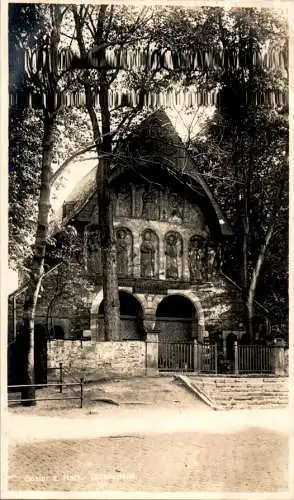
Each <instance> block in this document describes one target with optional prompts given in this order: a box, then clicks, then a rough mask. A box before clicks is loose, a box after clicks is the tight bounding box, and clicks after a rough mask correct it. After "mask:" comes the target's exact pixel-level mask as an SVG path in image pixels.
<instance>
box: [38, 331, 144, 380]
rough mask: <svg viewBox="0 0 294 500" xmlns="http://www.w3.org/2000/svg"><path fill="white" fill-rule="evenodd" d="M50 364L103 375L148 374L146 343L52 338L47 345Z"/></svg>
mask: <svg viewBox="0 0 294 500" xmlns="http://www.w3.org/2000/svg"><path fill="white" fill-rule="evenodd" d="M47 352H48V354H47V356H48V358H47V359H48V368H49V369H50V368H57V367H58V366H59V363H62V364H63V367H64V369H65V370H71V371H76V372H79V373H81V372H82V371H84V370H86V371H87V370H90V371H95V372H99V374H101V375H113V374H117V375H124V374H125V375H145V373H146V343H145V342H141V341H128V342H94V343H92V342H90V341H89V342H88V341H84V342H80V341H78V340H76V341H71V340H66V341H63V340H53V341H50V342H48V345H47Z"/></svg>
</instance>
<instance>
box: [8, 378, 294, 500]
mask: <svg viewBox="0 0 294 500" xmlns="http://www.w3.org/2000/svg"><path fill="white" fill-rule="evenodd" d="M150 383H152V387H153V390H152V391H150ZM134 384H140V390H139V391H136V390H135V387H134ZM144 384H145V385H144ZM90 390H91V391H92V395H93V393H94V392H95V391H94V389H93V388H92V389H90ZM93 391H94V392H93ZM99 391H100V392H99V393H98V392H97V391H96V395H97V394H98V396H99V397H105V398H106V399H107V398H111V399H114V400H116V401H119V406H118V405H113V404H109V403H108V404H106V403H103V402H101V401H100V402H96V403H93V402H92V403H91V404H90V405H86V406H85V407H84V408H82V409H80V408H78V405H77V404H76V403H75V402H68V403H67V404H66V405H65V406H64V407H63V409H62V406H59V405H61V403H58V407H57V405H56V402H54V401H52V402H50V403H49V402H44V403H42V404H41V402H40V403H39V404H38V405H37V406H36V407H34V408H22V407H16V408H14V409H11V410H9V418H8V419H7V422H6V429H7V435H8V444H9V446H8V469H9V470H8V476H9V490H10V492H9V497H10V498H15V496H13V492H14V491H23V493H24V496H20V497H19V496H18V497H19V498H30V497H28V496H25V495H29V492H30V491H31V492H37V491H41V492H44V491H46V492H49V491H52V492H54V491H55V492H62V491H65V492H68V491H70V492H75V491H81V492H85V491H88V492H89V491H95V492H100V493H101V492H104V491H105V492H118V493H121V492H130V494H131V492H146V493H147V492H150V494H151V492H158V493H163V492H164V493H167V492H195V493H196V492H197V493H199V492H200V493H201V492H215V493H217V492H218V493H219V492H224V491H227V492H232V493H234V492H281V495H282V492H286V491H287V482H288V436H289V432H290V429H291V423H290V419H289V414H288V411H287V410H286V409H268V410H264V409H263V410H231V411H213V410H211V409H210V408H208V407H207V406H206V405H204V404H203V403H202V402H201V401H199V400H195V398H194V396H191V394H189V393H187V392H186V391H185V390H184V389H183V388H182V387H179V386H175V384H174V382H173V381H172V379H167V378H166V379H165V380H163V381H161V380H159V379H157V380H154V381H153V380H152V381H150V379H149V380H146V381H144V382H142V381H137V382H136V381H133V382H130V381H126V382H124V381H115V382H113V381H111V382H107V383H106V384H104V386H103V390H102V387H101V386H100V389H99ZM48 405H49V406H48ZM50 405H51V406H50ZM25 492H26V493H25ZM11 495H12V496H11Z"/></svg>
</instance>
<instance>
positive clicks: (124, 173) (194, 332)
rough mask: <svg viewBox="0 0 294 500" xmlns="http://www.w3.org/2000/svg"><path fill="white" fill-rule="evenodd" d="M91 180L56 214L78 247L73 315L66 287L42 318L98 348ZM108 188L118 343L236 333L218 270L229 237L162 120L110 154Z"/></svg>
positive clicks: (44, 306) (237, 315)
mask: <svg viewBox="0 0 294 500" xmlns="http://www.w3.org/2000/svg"><path fill="white" fill-rule="evenodd" d="M81 168H82V166H81ZM95 175H96V168H94V169H93V170H92V171H90V173H89V174H87V175H86V176H85V177H84V179H83V180H82V182H80V183H79V184H78V185H77V186H76V187H75V189H74V190H73V192H72V193H71V194H70V195H69V196H68V197H67V199H66V200H65V201H64V204H63V214H62V217H63V221H62V222H63V224H65V225H66V224H70V225H72V226H74V227H75V228H76V230H77V232H78V234H79V236H80V239H81V241H82V248H81V249H80V256H79V259H78V261H77V262H74V263H72V269H74V268H75V267H76V269H77V270H78V272H79V273H80V275H82V276H83V279H85V280H86V281H87V283H88V284H89V288H88V289H87V290H86V289H85V297H82V298H83V304H84V305H83V307H82V306H81V309H80V310H79V309H78V308H77V307H76V306H75V309H74V306H73V299H74V295H75V288H74V285H73V288H72V291H71V295H67V296H63V295H62V293H60V294H59V296H58V297H56V300H55V301H54V304H53V306H52V307H51V309H52V310H51V318H52V325H53V327H54V328H53V330H54V336H55V338H59V339H61V338H63V339H65V340H66V339H80V338H91V340H92V341H94V342H95V341H97V342H103V341H104V331H103V292H102V269H101V261H100V246H99V226H98V224H97V205H96V191H95ZM110 185H111V191H112V200H113V209H114V221H113V224H114V228H115V234H116V238H117V265H118V282H119V297H120V315H121V321H120V338H121V341H131V340H144V339H145V338H146V335H147V334H148V333H150V332H152V331H156V332H158V338H159V341H167V342H187V341H191V340H193V339H197V340H198V341H199V342H203V341H204V340H205V339H215V336H216V335H223V337H224V336H225V335H227V334H229V333H230V332H232V331H234V332H236V331H239V330H242V329H243V328H242V326H241V325H240V323H241V322H242V302H241V295H240V291H239V290H238V288H237V287H236V286H235V285H234V283H233V282H232V281H231V280H230V279H229V278H228V277H227V276H225V275H224V274H223V273H222V270H221V261H222V247H223V245H224V243H226V242H227V241H228V240H230V238H231V236H232V232H231V229H230V227H229V225H228V223H227V222H226V220H225V218H224V216H223V214H222V213H221V210H220V208H219V206H218V204H217V200H215V199H214V196H213V193H212V192H211V191H210V189H209V188H208V186H207V184H206V182H205V181H204V179H203V177H202V176H201V175H200V173H199V172H198V171H197V164H196V163H195V161H193V160H192V159H191V158H190V157H189V155H188V154H187V152H186V150H185V148H184V146H183V143H182V141H181V139H180V137H179V135H178V134H177V133H176V131H175V129H174V127H173V126H172V124H171V122H170V120H169V118H168V117H167V115H166V114H165V112H164V111H161V110H160V111H156V112H155V113H153V114H152V115H151V116H150V117H149V118H147V119H146V120H145V121H144V122H143V123H142V124H141V125H140V126H139V128H138V130H137V132H136V134H135V135H133V136H132V138H131V139H130V140H129V141H128V142H127V144H126V145H125V146H124V147H123V148H121V149H120V150H119V151H118V153H117V154H116V158H115V161H114V164H113V168H112V174H111V178H110ZM58 272H59V271H58V266H57V267H55V268H53V269H52V270H51V271H49V272H48V273H47V275H46V276H45V277H44V279H43V283H42V286H43V291H42V293H41V296H40V299H39V302H38V307H37V315H36V322H35V325H36V328H37V329H38V328H39V329H46V328H47V325H46V321H47V319H48V304H49V302H50V301H52V297H53V295H54V290H55V286H56V280H57V276H58ZM89 290H90V291H89ZM76 293H79V294H81V290H80V288H79V290H78V292H76ZM22 297H23V295H22V294H21V293H19V292H18V295H17V294H16V295H15V296H14V299H13V302H12V301H10V329H11V330H12V329H13V328H14V329H15V325H14V326H13V325H12V322H13V321H15V318H16V317H17V318H18V319H17V321H18V322H20V323H21V313H20V311H21V305H22ZM13 307H14V311H13V310H12V309H13ZM77 309H78V310H77ZM17 311H19V312H17ZM13 318H14V320H13ZM240 333H241V332H240Z"/></svg>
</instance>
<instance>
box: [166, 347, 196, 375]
mask: <svg viewBox="0 0 294 500" xmlns="http://www.w3.org/2000/svg"><path fill="white" fill-rule="evenodd" d="M158 369H159V370H162V371H181V372H187V371H193V369H194V363H193V344H192V343H191V342H159V346H158Z"/></svg>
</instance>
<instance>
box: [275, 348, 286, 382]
mask: <svg viewBox="0 0 294 500" xmlns="http://www.w3.org/2000/svg"><path fill="white" fill-rule="evenodd" d="M272 351H273V356H272V370H273V373H274V374H275V375H277V376H285V375H288V374H289V369H288V359H287V357H288V352H287V349H286V348H285V347H284V346H280V345H277V344H276V345H275V346H274V347H272Z"/></svg>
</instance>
